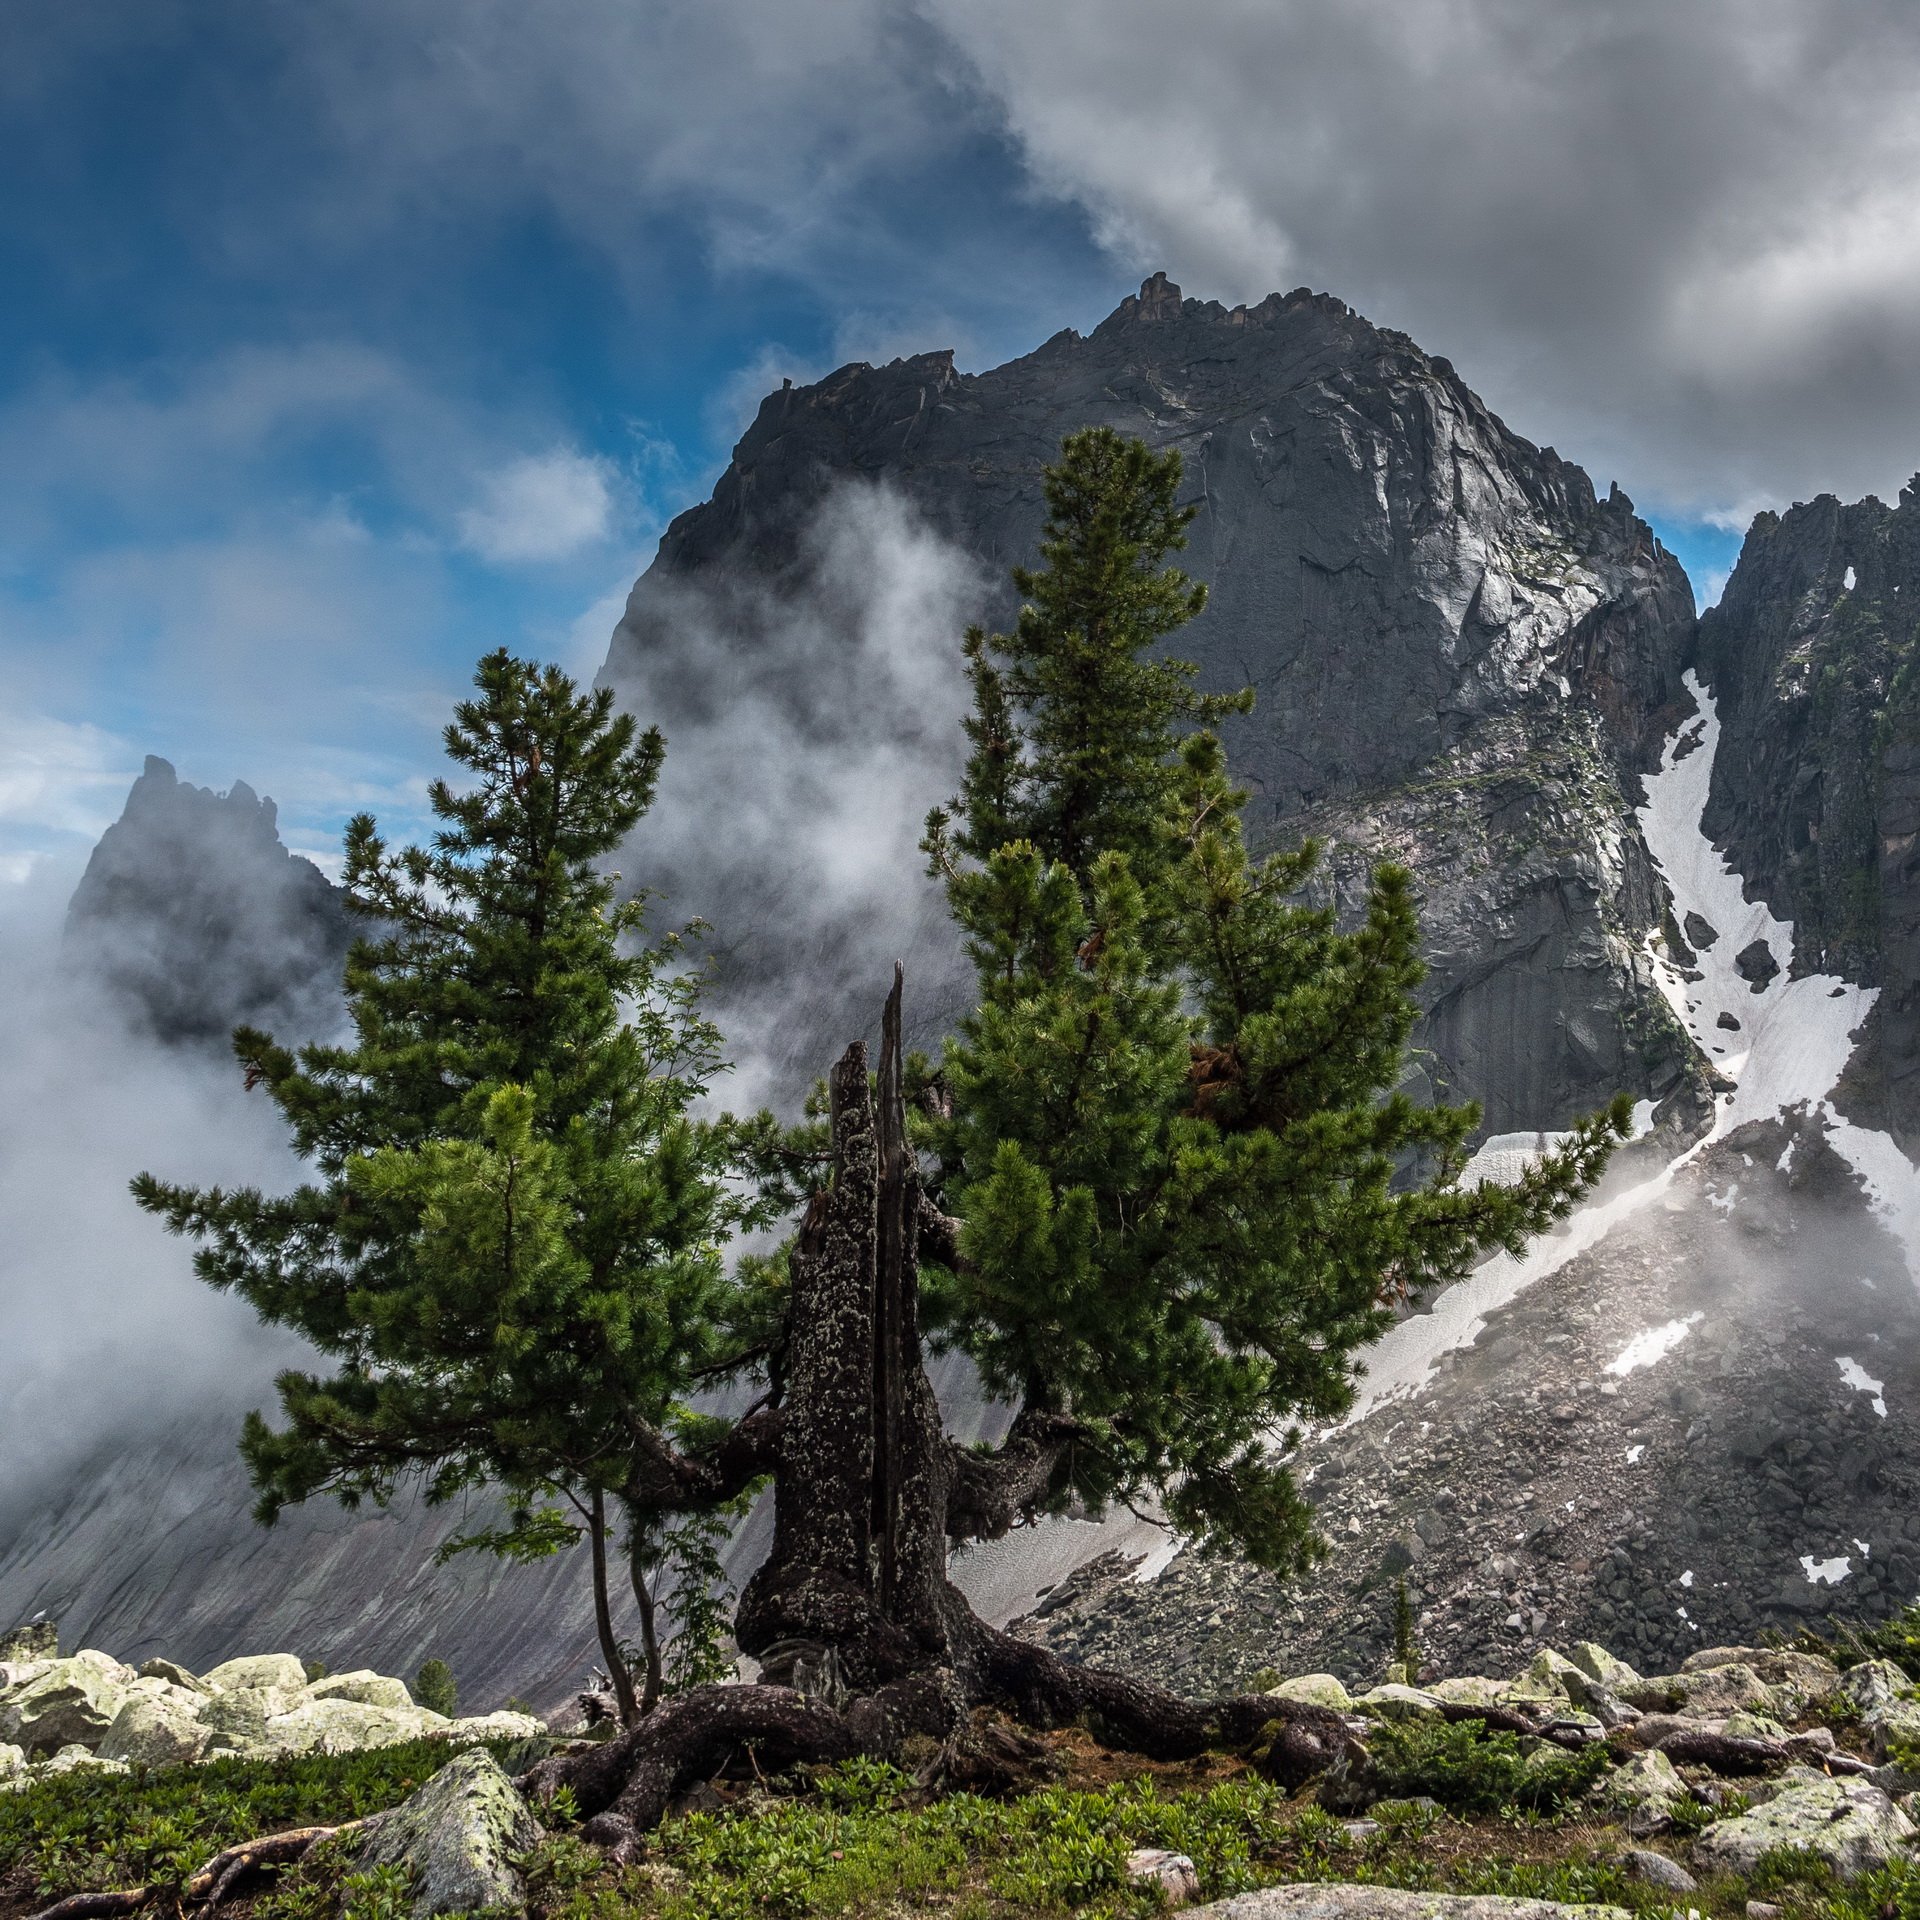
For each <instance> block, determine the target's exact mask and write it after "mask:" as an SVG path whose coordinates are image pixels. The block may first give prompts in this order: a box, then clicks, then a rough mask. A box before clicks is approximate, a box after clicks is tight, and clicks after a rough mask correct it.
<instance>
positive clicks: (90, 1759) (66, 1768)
mask: <svg viewBox="0 0 1920 1920" xmlns="http://www.w3.org/2000/svg"><path fill="white" fill-rule="evenodd" d="M28 1771H29V1773H30V1775H31V1776H32V1778H34V1779H36V1780H45V1779H47V1778H49V1777H50V1776H52V1775H55V1774H62V1773H131V1772H132V1771H133V1769H132V1768H131V1767H129V1766H128V1765H127V1763H126V1762H125V1761H124V1760H102V1759H101V1758H100V1756H99V1755H98V1754H97V1753H92V1752H89V1751H88V1750H87V1748H85V1747H83V1746H80V1745H78V1744H75V1745H74V1746H71V1747H62V1748H61V1749H60V1751H59V1752H58V1753H56V1754H55V1755H54V1756H53V1758H52V1759H51V1760H48V1761H45V1762H43V1763H42V1764H41V1765H39V1766H36V1767H32V1768H29V1770H28Z"/></svg>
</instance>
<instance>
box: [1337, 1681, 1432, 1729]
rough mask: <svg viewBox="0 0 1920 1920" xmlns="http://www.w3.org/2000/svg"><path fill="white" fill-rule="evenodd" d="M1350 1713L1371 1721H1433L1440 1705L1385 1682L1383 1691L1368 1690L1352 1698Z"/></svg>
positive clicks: (1422, 1694)
mask: <svg viewBox="0 0 1920 1920" xmlns="http://www.w3.org/2000/svg"><path fill="white" fill-rule="evenodd" d="M1353 1710H1354V1712H1356V1713H1364V1714H1366V1715H1368V1716H1369V1717H1370V1718H1372V1719H1375V1720H1437V1719H1439V1717H1440V1702H1439V1701H1438V1700H1437V1699H1435V1698H1434V1696H1433V1695H1432V1694H1430V1693H1428V1692H1426V1691H1425V1690H1424V1689H1423V1688H1420V1687H1403V1686H1399V1685H1397V1684H1395V1683H1393V1682H1391V1681H1390V1682H1388V1684H1387V1685H1386V1686H1384V1687H1369V1688H1368V1689H1367V1691H1366V1692H1365V1693H1362V1694H1358V1695H1356V1696H1355V1698H1354V1702H1353Z"/></svg>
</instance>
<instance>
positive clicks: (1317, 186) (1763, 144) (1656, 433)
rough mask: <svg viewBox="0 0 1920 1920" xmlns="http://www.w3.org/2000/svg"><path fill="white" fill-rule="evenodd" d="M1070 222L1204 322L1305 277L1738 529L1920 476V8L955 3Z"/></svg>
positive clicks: (1476, 0)
mask: <svg viewBox="0 0 1920 1920" xmlns="http://www.w3.org/2000/svg"><path fill="white" fill-rule="evenodd" d="M924 6H925V9H926V11H927V12H928V14H929V15H930V16H931V17H933V18H935V19H937V20H938V21H939V22H940V23H941V25H942V26H943V27H944V29H945V30H946V31H947V33H948V34H950V35H951V36H952V39H953V41H954V42H955V44H956V45H958V46H960V47H962V48H964V49H965V51H966V52H967V54H968V56H969V57H970V59H971V60H972V61H973V63H974V65H975V68H976V71H977V74H978V76H979V80H980V83H981V85H982V86H983V87H984V88H985V89H986V90H987V91H988V92H989V93H990V94H991V95H992V96H993V97H994V98H995V99H996V100H997V101H998V103H999V106H1000V110H1001V112H1002V114H1003V116H1004V123H1005V126H1006V129H1007V131H1008V133H1009V135H1010V137H1011V138H1013V139H1014V140H1015V141H1017V142H1018V143H1019V145H1020V147H1021V149H1022V151H1023V152H1024V154H1025V155H1026V158H1027V162H1028V164H1029V166H1030V168H1031V169H1032V172H1033V175H1034V178H1035V180H1036V181H1037V182H1038V183H1039V184H1040V185H1041V186H1042V187H1043V188H1044V189H1046V190H1048V191H1050V192H1052V193H1054V194H1056V195H1059V196H1061V197H1063V198H1065V199H1068V200H1072V201H1074V202H1077V203H1078V204H1080V205H1082V206H1084V207H1085V208H1086V209H1087V210H1088V212H1089V214H1090V216H1091V218H1092V219H1093V221H1094V222H1095V225H1096V227H1097V230H1098V232H1099V233H1100V235H1101V237H1102V239H1103V241H1104V243H1105V244H1106V245H1107V246H1108V248H1109V249H1110V250H1111V251H1112V252H1113V253H1114V254H1115V255H1116V256H1117V257H1118V258H1120V259H1122V260H1125V261H1127V262H1128V263H1129V264H1130V265H1131V266H1133V267H1134V268H1136V269H1142V270H1144V269H1146V268H1148V267H1166V268H1167V269H1168V270H1169V271H1171V272H1172V273H1173V275H1174V277H1175V278H1176V279H1184V280H1185V281H1186V282H1187V283H1188V286H1187V290H1188V291H1189V292H1190V293H1198V294H1201V295H1210V296H1214V297H1218V298H1222V299H1226V300H1229V301H1231V300H1235V299H1243V298H1253V297H1257V296H1259V295H1261V294H1264V293H1266V292H1269V291H1272V290H1274V289H1275V288H1284V287H1286V286H1289V285H1292V284H1294V283H1295V282H1299V281H1304V282H1306V283H1308V284H1311V285H1314V286H1316V287H1320V288H1324V289H1327V290H1329V291H1331V292H1333V293H1336V294H1338V295H1339V296H1341V297H1342V298H1343V299H1345V300H1347V301H1348V302H1350V303H1351V304H1353V305H1354V306H1356V307H1358V308H1359V309H1360V310H1361V311H1362V312H1363V313H1365V314H1366V315H1367V316H1368V317H1369V318H1371V319H1373V320H1375V321H1376V322H1379V323H1381V324H1385V325H1391V326H1396V327H1401V328H1404V329H1406V330H1407V331H1409V332H1411V333H1412V334H1413V335H1414V336H1415V338H1417V339H1418V340H1420V341H1421V342H1422V344H1424V345H1426V346H1427V347H1428V348H1429V349H1430V350H1432V351H1435V352H1442V353H1446V354H1449V355H1451V356H1452V357H1453V358H1454V359H1455V360H1456V361H1457V362H1458V364H1459V365H1460V367H1461V370H1462V371H1463V373H1464V374H1465V375H1466V376H1467V378H1468V379H1469V380H1470V381H1472V382H1473V383H1474V384H1475V385H1476V386H1477V387H1479V388H1480V389H1481V391H1482V392H1483V393H1485V394H1486V396H1487V397H1488V399H1489V400H1490V401H1491V402H1492V403H1493V404H1494V405H1495V406H1496V407H1497V408H1499V409H1501V410H1502V411H1504V412H1505V413H1507V415H1508V417H1509V418H1510V419H1511V420H1512V421H1513V423H1514V424H1515V425H1516V426H1517V427H1518V428H1519V429H1520V430H1521V431H1523V432H1525V433H1527V434H1529V435H1530V436H1532V437H1534V438H1536V439H1543V440H1544V439H1551V440H1553V441H1555V442H1556V443H1557V444H1558V445H1559V446H1561V448H1562V449H1563V450H1565V451H1569V452H1571V453H1574V454H1575V455H1576V456H1578V457H1580V458H1582V459H1583V460H1585V461H1586V462H1587V463H1588V464H1589V465H1591V466H1593V467H1595V468H1596V469H1597V472H1598V477H1599V478H1600V479H1601V480H1602V482H1603V484H1604V481H1605V480H1606V479H1607V478H1608V477H1609V476H1610V475H1618V477H1620V478H1621V479H1623V480H1625V481H1626V482H1627V483H1628V485H1629V487H1630V489H1631V490H1633V491H1635V492H1636V493H1640V494H1643V495H1648V496H1652V497H1656V498H1658V499H1659V500H1660V501H1661V502H1662V503H1663V504H1665V505H1667V506H1669V507H1687V508H1691V509H1693V510H1695V511H1699V512H1704V511H1706V510H1708V509H1710V508H1713V507H1716V506H1718V507H1722V508H1725V507H1726V506H1727V505H1728V503H1730V502H1732V501H1735V500H1745V499H1749V498H1751V497H1752V496H1754V495H1756V494H1758V495H1761V496H1764V497H1766V498H1767V499H1769V500H1770V501H1772V502H1774V503H1784V501H1785V500H1787V499H1789V498H1792V497H1795V496H1796V495H1798V496H1805V495H1807V494H1810V493H1812V492H1814V491H1816V490H1818V489H1821V488H1832V489H1834V490H1837V491H1841V492H1843V493H1857V492H1861V491H1865V490H1867V489H1869V488H1877V489H1879V490H1881V491H1883V492H1885V491H1886V490H1888V489H1890V488H1891V487H1893V486H1894V485H1897V483H1898V482H1899V480H1900V479H1902V478H1904V477H1905V475H1906V474H1907V473H1908V472H1909V471H1910V470H1911V468H1912V467H1913V465H1914V463H1915V461H1916V459H1917V458H1920V447H1917V446H1916V444H1915V441H1914V438H1913V431H1912V422H1913V420H1914V418H1915V417H1916V413H1917V412H1920V242H1917V241H1916V239H1915V231H1916V229H1915V225H1914V221H1913V219H1912V199H1913V181H1914V179H1915V174H1916V163H1920V119H1917V118H1916V116H1915V114H1914V110H1913V106H1914V101H1915V99H1916V98H1917V97H1920V10H1916V9H1915V8H1913V7H1912V6H1911V5H1909V4H1904V0H1696V3H1695V4H1692V5H1688V6H1684V7H1676V6H1673V5H1672V4H1671V0H1444V4H1435V0H1294V3H1293V4H1289V5H1286V6H1273V5H1270V4H1266V0H1190V3H1189V4H1188V5H1187V6H1186V7H1185V8H1183V9H1182V11H1181V15H1180V20H1179V24H1178V28H1177V30H1176V29H1174V28H1173V27H1172V24H1171V22H1170V19H1169V16H1168V15H1167V13H1166V10H1165V8H1164V7H1163V6H1161V5H1159V4H1158V3H1157V0H1098V4H1094V3H1093V0H1059V3H1058V4H1055V5H1050V6H1045V7H1035V6H1031V5H1028V4H1025V0H964V3H963V0H924Z"/></svg>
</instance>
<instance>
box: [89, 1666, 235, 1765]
mask: <svg viewBox="0 0 1920 1920" xmlns="http://www.w3.org/2000/svg"><path fill="white" fill-rule="evenodd" d="M161 1685H162V1686H165V1683H164V1682H162V1683H161ZM202 1697H203V1696H200V1695H196V1694H191V1693H189V1692H187V1690H186V1689H185V1688H184V1687H171V1686H168V1687H166V1690H165V1691H164V1692H160V1691H157V1690H156V1691H150V1692H134V1693H130V1694H129V1695H128V1696H127V1701H126V1704H125V1705H124V1706H122V1707H121V1709H120V1711H119V1712H118V1713H117V1714H115V1715H114V1718H113V1724H112V1725H111V1726H110V1727H109V1728H108V1729H107V1730H106V1733H105V1734H104V1735H103V1736H102V1737H101V1740H100V1746H99V1754H100V1757H101V1759H103V1760H124V1761H125V1762H126V1763H127V1764H128V1765H129V1766H133V1767H178V1766H186V1765H189V1764H190V1763H191V1762H193V1761H195V1760H198V1759H199V1758H200V1756H201V1755H202V1754H203V1753H205V1752H206V1750H207V1742H208V1740H209V1739H210V1738H211V1735H210V1733H209V1730H208V1729H207V1728H206V1727H205V1726H204V1725H202V1723H201V1720H200V1701H201V1698H202Z"/></svg>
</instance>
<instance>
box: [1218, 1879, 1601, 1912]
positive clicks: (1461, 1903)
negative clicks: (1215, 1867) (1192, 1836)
mask: <svg viewBox="0 0 1920 1920" xmlns="http://www.w3.org/2000/svg"><path fill="white" fill-rule="evenodd" d="M1188 1912H1189V1913H1190V1914H1191V1915H1192V1916H1193V1917H1194V1920H1201V1916H1205V1920H1575V1916H1577V1917H1578V1920H1627V1910H1626V1908H1625V1907H1602V1906H1582V1907H1574V1906H1567V1905H1564V1904H1563V1903H1561V1902H1560V1901H1557V1900H1520V1899H1516V1898H1514V1897H1513V1896H1512V1895H1510V1894H1503V1893H1408V1892H1406V1891H1405V1890H1404V1889H1402V1888H1399V1887H1366V1886H1348V1885H1345V1884H1334V1883H1327V1882H1316V1881H1304V1882H1302V1883H1300V1884H1299V1885H1297V1886H1290V1887H1261V1888H1260V1889H1258V1891H1256V1892H1253V1893H1236V1894H1235V1895H1234V1896H1233V1897H1232V1898H1231V1899H1229V1900H1215V1901H1213V1902H1212V1903H1210V1904H1209V1905H1207V1906H1204V1907H1191V1908H1189V1909H1188Z"/></svg>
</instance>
